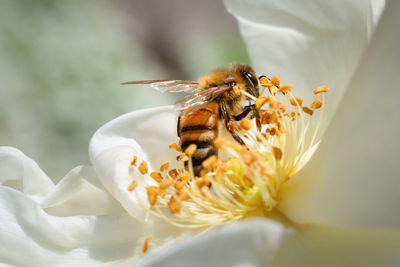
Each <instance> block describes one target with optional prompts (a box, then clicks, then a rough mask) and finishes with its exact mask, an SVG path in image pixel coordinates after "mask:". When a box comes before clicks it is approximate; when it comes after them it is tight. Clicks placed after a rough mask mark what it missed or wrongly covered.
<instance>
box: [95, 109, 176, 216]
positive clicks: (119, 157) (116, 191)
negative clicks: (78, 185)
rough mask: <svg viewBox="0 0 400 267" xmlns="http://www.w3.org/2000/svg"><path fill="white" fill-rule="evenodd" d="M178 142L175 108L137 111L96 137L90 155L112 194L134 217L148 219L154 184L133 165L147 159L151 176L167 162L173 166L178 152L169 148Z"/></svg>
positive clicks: (103, 130)
mask: <svg viewBox="0 0 400 267" xmlns="http://www.w3.org/2000/svg"><path fill="white" fill-rule="evenodd" d="M176 141H177V136H176V115H175V113H174V110H173V107H172V106H168V107H159V108H153V109H147V110H140V111H134V112H131V113H128V114H125V115H123V116H121V117H118V118H116V119H114V120H112V121H111V122H109V123H107V124H106V125H104V126H103V127H101V128H100V129H99V130H98V131H97V132H96V133H95V134H94V136H93V137H92V140H91V142H90V146H89V156H90V159H91V162H92V164H93V167H94V168H95V170H96V173H97V175H98V177H99V179H100V180H101V182H102V183H103V185H104V186H105V188H107V190H108V191H109V192H110V193H111V195H113V196H114V197H115V198H116V199H117V200H118V201H120V202H121V204H122V206H123V207H124V208H125V209H126V210H127V211H128V212H129V213H130V214H131V215H132V216H134V217H136V218H139V219H144V217H145V215H146V213H145V211H146V209H144V208H143V204H147V194H146V190H145V186H148V185H153V184H154V181H153V180H152V179H151V178H150V176H149V175H142V174H141V173H140V172H139V171H138V169H137V168H134V167H131V166H130V162H131V161H132V159H133V156H134V155H136V156H137V157H138V165H139V164H140V163H141V161H142V160H145V161H146V162H147V163H148V164H149V173H150V172H151V170H158V169H159V167H160V165H161V164H162V163H164V162H165V161H166V160H170V161H172V162H171V164H172V165H173V160H174V153H173V152H172V151H171V150H170V149H169V148H168V146H169V144H171V143H172V142H176ZM133 179H135V180H136V181H137V183H138V184H139V186H138V187H137V188H136V189H135V190H134V192H129V191H128V190H127V188H128V186H129V184H130V183H131V182H132V181H133ZM137 196H138V197H139V199H138V198H137Z"/></svg>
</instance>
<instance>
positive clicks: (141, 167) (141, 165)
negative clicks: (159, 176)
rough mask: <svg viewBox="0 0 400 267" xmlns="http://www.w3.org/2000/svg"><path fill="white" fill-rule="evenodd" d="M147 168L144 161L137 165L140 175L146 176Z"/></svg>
mask: <svg viewBox="0 0 400 267" xmlns="http://www.w3.org/2000/svg"><path fill="white" fill-rule="evenodd" d="M148 169H149V168H148V166H147V163H146V161H144V160H143V161H142V163H140V165H139V171H140V173H141V174H146V173H147V171H148Z"/></svg>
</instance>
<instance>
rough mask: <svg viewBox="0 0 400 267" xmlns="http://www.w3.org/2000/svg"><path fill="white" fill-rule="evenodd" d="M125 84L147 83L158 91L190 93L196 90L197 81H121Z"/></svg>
mask: <svg viewBox="0 0 400 267" xmlns="http://www.w3.org/2000/svg"><path fill="white" fill-rule="evenodd" d="M121 84H123V85H126V84H148V85H150V86H151V87H153V88H155V89H156V90H158V91H160V92H163V93H164V92H170V93H178V92H186V93H191V92H194V91H195V90H197V88H198V85H199V83H198V82H194V81H181V80H145V81H132V82H124V83H121Z"/></svg>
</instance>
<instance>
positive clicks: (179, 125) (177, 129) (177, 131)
mask: <svg viewBox="0 0 400 267" xmlns="http://www.w3.org/2000/svg"><path fill="white" fill-rule="evenodd" d="M176 133H177V134H178V137H181V116H179V117H178V123H177V124H176Z"/></svg>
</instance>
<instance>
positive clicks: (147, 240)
mask: <svg viewBox="0 0 400 267" xmlns="http://www.w3.org/2000/svg"><path fill="white" fill-rule="evenodd" d="M150 239H151V238H150V237H147V238H146V240H145V241H144V243H143V247H142V251H143V253H146V252H147V250H148V249H149V243H150Z"/></svg>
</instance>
